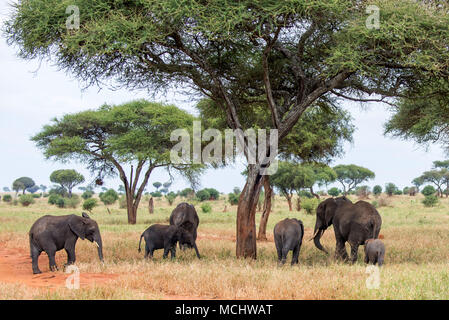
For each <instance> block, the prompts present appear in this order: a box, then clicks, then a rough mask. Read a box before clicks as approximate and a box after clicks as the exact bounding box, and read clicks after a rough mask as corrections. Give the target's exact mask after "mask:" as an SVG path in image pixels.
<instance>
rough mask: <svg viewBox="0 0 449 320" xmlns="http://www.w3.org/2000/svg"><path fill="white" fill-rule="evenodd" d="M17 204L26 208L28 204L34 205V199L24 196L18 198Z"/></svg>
mask: <svg viewBox="0 0 449 320" xmlns="http://www.w3.org/2000/svg"><path fill="white" fill-rule="evenodd" d="M19 202H20V204H21V205H22V206H24V207H28V206H29V205H30V204H33V203H34V198H33V196H32V195H31V194H24V195H22V196H21V197H20V198H19Z"/></svg>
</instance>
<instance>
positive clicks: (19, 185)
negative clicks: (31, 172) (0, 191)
mask: <svg viewBox="0 0 449 320" xmlns="http://www.w3.org/2000/svg"><path fill="white" fill-rule="evenodd" d="M34 185H35V183H34V181H33V179H31V178H29V177H21V178H19V179H16V180H15V181H14V182H13V184H12V189H13V190H14V191H15V192H19V191H23V193H25V190H26V189H28V188H31V187H33V186H34Z"/></svg>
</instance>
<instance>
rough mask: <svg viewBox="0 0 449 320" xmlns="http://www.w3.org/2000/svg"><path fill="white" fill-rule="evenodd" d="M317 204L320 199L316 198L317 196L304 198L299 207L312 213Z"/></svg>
mask: <svg viewBox="0 0 449 320" xmlns="http://www.w3.org/2000/svg"><path fill="white" fill-rule="evenodd" d="M319 204H320V200H318V199H317V198H310V199H308V198H306V199H303V200H301V207H302V208H303V209H304V210H305V211H306V213H307V214H314V213H315V212H316V208H317V207H318V205H319Z"/></svg>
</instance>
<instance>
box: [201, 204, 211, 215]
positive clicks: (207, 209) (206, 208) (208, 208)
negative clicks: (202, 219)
mask: <svg viewBox="0 0 449 320" xmlns="http://www.w3.org/2000/svg"><path fill="white" fill-rule="evenodd" d="M201 210H203V212H204V213H209V212H211V211H212V206H211V205H210V204H209V203H207V202H206V203H203V204H202V205H201Z"/></svg>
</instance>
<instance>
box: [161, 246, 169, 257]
mask: <svg viewBox="0 0 449 320" xmlns="http://www.w3.org/2000/svg"><path fill="white" fill-rule="evenodd" d="M169 251H170V248H167V247H166V248H164V254H163V255H162V258H164V259H166V258H167V256H168V252H169Z"/></svg>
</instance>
